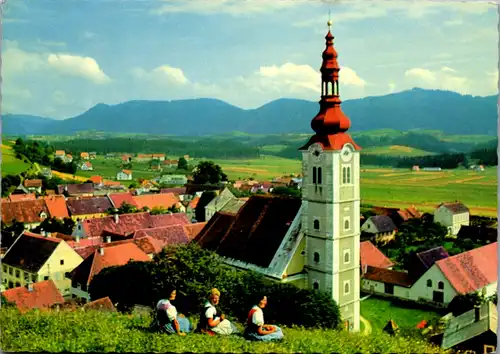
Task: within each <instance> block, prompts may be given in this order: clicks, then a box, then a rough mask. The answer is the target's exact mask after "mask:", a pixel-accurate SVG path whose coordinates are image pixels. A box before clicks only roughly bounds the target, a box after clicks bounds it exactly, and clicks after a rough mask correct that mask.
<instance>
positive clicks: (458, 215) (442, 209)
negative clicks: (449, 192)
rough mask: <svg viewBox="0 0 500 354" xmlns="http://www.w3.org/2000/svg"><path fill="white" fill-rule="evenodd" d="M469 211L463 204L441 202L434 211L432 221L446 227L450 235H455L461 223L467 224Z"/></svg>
mask: <svg viewBox="0 0 500 354" xmlns="http://www.w3.org/2000/svg"><path fill="white" fill-rule="evenodd" d="M469 217H470V212H469V208H467V207H466V206H465V205H464V204H462V203H460V202H455V203H441V204H440V205H439V206H438V207H437V209H436V210H435V211H434V222H435V223H439V224H441V225H443V226H446V227H447V228H448V231H449V233H450V234H451V235H457V234H458V231H459V230H460V227H461V226H462V225H465V226H468V225H469Z"/></svg>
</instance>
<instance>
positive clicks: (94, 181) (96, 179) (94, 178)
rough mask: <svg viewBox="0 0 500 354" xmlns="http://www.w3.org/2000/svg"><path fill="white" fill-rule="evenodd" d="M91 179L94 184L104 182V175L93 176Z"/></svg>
mask: <svg viewBox="0 0 500 354" xmlns="http://www.w3.org/2000/svg"><path fill="white" fill-rule="evenodd" d="M89 180H91V181H92V183H94V184H102V181H103V179H102V176H91V177H90V178H89Z"/></svg>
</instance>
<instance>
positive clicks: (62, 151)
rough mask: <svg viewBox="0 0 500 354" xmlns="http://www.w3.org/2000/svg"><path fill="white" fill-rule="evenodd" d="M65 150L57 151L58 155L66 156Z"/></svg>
mask: <svg viewBox="0 0 500 354" xmlns="http://www.w3.org/2000/svg"><path fill="white" fill-rule="evenodd" d="M64 154H65V152H64V150H56V155H64Z"/></svg>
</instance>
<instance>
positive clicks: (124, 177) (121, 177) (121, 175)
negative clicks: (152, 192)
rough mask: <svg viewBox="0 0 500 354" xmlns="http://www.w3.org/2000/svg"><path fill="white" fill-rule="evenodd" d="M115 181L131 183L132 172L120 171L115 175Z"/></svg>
mask: <svg viewBox="0 0 500 354" xmlns="http://www.w3.org/2000/svg"><path fill="white" fill-rule="evenodd" d="M116 179H117V180H118V181H131V180H132V171H131V170H121V171H120V172H118V173H117V174H116Z"/></svg>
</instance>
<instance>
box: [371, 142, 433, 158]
mask: <svg viewBox="0 0 500 354" xmlns="http://www.w3.org/2000/svg"><path fill="white" fill-rule="evenodd" d="M362 153H363V154H370V155H385V156H426V155H435V153H433V152H429V151H425V150H421V149H416V148H412V147H408V146H401V145H390V146H376V147H371V148H367V149H364V150H362Z"/></svg>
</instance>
